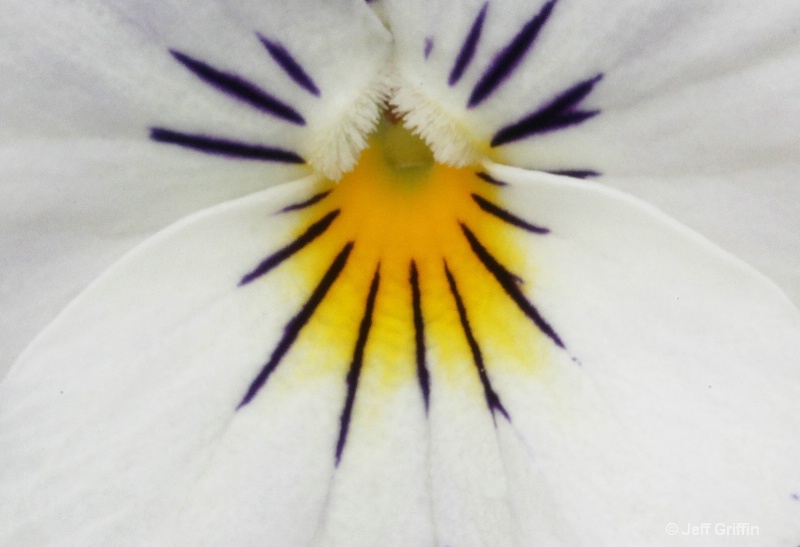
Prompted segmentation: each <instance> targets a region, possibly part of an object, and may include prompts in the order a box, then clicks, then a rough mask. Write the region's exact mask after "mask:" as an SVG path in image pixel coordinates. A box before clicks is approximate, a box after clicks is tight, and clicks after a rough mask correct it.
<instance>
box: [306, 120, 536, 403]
mask: <svg viewBox="0 0 800 547" xmlns="http://www.w3.org/2000/svg"><path fill="white" fill-rule="evenodd" d="M476 170H477V172H480V169H479V168H477V167H476V166H472V167H466V168H454V167H450V166H446V165H442V164H439V163H435V162H434V160H433V156H432V154H431V152H430V150H429V149H428V147H427V146H426V145H425V143H424V142H423V141H421V140H420V139H419V138H418V137H416V136H414V135H413V134H411V133H410V132H409V131H408V130H406V129H405V128H404V127H403V126H402V125H400V124H395V123H392V122H390V121H386V120H385V121H384V122H382V123H381V125H380V126H379V128H378V130H377V131H375V132H374V133H373V134H372V135H371V137H370V139H369V144H368V146H367V148H366V150H364V152H363V153H362V155H361V158H360V159H359V162H358V165H357V166H356V168H355V169H354V170H353V171H352V172H350V173H348V174H346V175H345V176H344V177H343V178H342V179H341V180H340V181H339V182H338V183H336V184H334V183H331V182H330V181H328V182H326V183H325V186H324V188H321V189H320V190H331V192H330V194H329V195H328V196H327V197H326V198H325V199H324V200H322V201H320V202H319V203H318V204H316V205H314V206H313V207H311V208H309V209H307V210H306V211H305V212H304V213H303V214H305V215H307V222H305V223H303V227H304V228H305V227H307V226H308V225H310V224H311V223H313V222H315V221H317V220H318V219H319V218H320V217H322V216H323V215H325V214H329V213H330V212H331V211H336V210H338V211H339V213H338V216H337V217H336V218H335V220H334V221H333V223H332V224H331V225H330V227H329V228H328V229H327V230H326V231H325V233H324V234H323V235H322V236H320V237H319V238H318V239H317V240H315V241H314V242H313V243H312V244H311V245H310V247H309V249H308V250H307V251H304V252H302V253H300V254H299V256H298V260H296V261H295V267H296V268H297V270H296V272H297V275H298V276H302V279H303V280H304V281H305V283H307V287H308V292H311V290H313V288H314V287H315V286H316V285H317V284H318V283H319V282H320V280H321V279H322V278H323V277H324V275H325V272H326V271H327V270H328V268H329V267H330V266H331V264H332V262H333V261H334V259H335V257H336V256H337V255H338V254H339V253H340V252H341V251H342V249H343V248H344V247H345V246H346V245H348V243H352V252H351V253H350V254H349V256H348V260H347V263H346V265H345V267H344V269H343V270H342V272H341V274H340V275H339V276H338V277H337V280H336V281H335V283H334V284H333V285H332V286H331V289H330V291H329V293H328V294H327V295H326V297H325V299H324V301H323V302H322V303H321V304H320V306H319V309H318V310H317V311H316V313H315V314H314V317H313V319H312V320H311V321H310V322H309V324H308V326H307V327H306V328H305V330H304V332H303V333H302V334H301V336H300V340H301V342H302V340H303V339H305V340H306V341H307V342H308V345H305V347H306V348H312V347H313V348H318V349H316V350H311V349H309V350H308V351H319V352H324V353H325V355H324V356H323V358H319V356H318V355H317V356H315V357H316V358H315V359H308V360H307V362H309V363H311V362H312V361H313V363H314V364H313V365H309V366H311V367H314V368H315V370H316V372H317V373H318V372H320V368H321V369H323V370H325V371H330V372H334V373H335V374H336V375H337V376H339V377H341V375H342V372H343V371H346V370H347V366H348V364H349V363H350V362H351V360H352V354H353V348H354V347H355V346H356V345H357V340H358V336H359V332H360V328H361V325H362V322H363V318H364V316H365V308H366V302H367V301H368V295H369V293H370V287H371V286H372V284H373V282H374V279H375V276H376V272H377V275H378V276H379V278H380V279H379V287H378V290H377V295H376V297H375V303H374V311H373V313H372V316H371V324H370V329H369V332H368V338H367V340H366V345H365V348H364V368H363V372H362V376H363V378H364V381H365V382H367V383H368V384H370V385H372V386H373V387H378V386H380V387H382V388H397V387H399V386H401V385H403V384H404V383H406V382H409V381H417V380H418V374H419V371H418V367H419V354H418V352H417V348H418V346H419V338H420V333H419V330H420V325H419V321H418V320H417V321H416V322H415V304H414V291H415V288H414V285H415V284H416V290H417V291H418V311H419V312H421V316H422V319H423V323H424V324H423V325H422V329H423V331H424V332H423V333H422V336H423V339H424V359H425V362H426V366H428V367H429V368H430V374H431V378H432V381H433V382H437V383H439V384H440V385H441V384H442V383H444V384H449V385H451V386H453V385H456V386H458V389H459V390H461V391H462V392H464V393H471V394H472V395H474V396H476V397H479V398H483V397H484V395H485V394H484V390H483V387H482V384H481V382H480V381H479V380H480V379H479V377H478V374H477V372H476V370H477V369H476V363H475V347H474V344H473V345H471V343H470V339H469V338H470V336H471V337H473V339H474V341H475V342H476V344H477V345H478V349H479V351H480V353H481V357H482V358H483V361H485V363H486V369H487V371H488V372H489V374H491V370H492V369H495V370H496V367H504V368H505V369H514V368H516V369H518V370H525V371H527V372H532V365H531V363H533V364H534V365H533V367H534V368H535V367H536V366H538V365H536V363H539V362H541V361H542V359H537V358H536V356H537V355H539V354H541V352H542V351H543V348H544V347H546V346H547V344H543V343H542V341H543V338H544V337H543V336H542V335H541V333H540V332H539V331H538V330H537V328H536V327H535V326H534V325H533V324H532V323H531V322H530V320H529V319H528V318H526V317H525V315H524V313H523V312H522V311H521V310H520V309H519V307H518V306H517V305H515V303H514V302H513V301H512V300H511V299H510V298H509V295H508V294H507V292H506V291H505V289H504V288H503V287H502V286H501V284H500V283H498V280H497V278H496V276H495V275H493V273H492V272H491V271H490V270H489V269H488V268H487V267H486V265H485V264H484V263H483V262H482V261H481V260H480V258H479V256H477V255H476V252H475V250H474V249H473V248H472V246H471V244H470V241H469V240H468V238H467V236H466V235H465V234H466V231H465V229H466V230H468V231H469V233H471V234H473V236H474V237H475V238H476V239H477V240H479V241H480V243H481V244H482V245H483V246H484V247H485V248H486V249H488V250H490V252H491V254H492V256H493V257H494V258H496V259H497V261H498V262H500V263H501V264H503V265H504V266H505V267H507V268H508V269H509V270H511V271H513V270H514V268H515V267H522V266H526V268H525V272H517V273H526V274H530V268H529V267H527V265H525V264H524V262H523V260H522V258H523V257H522V256H521V253H519V252H518V251H517V250H516V247H515V244H514V242H515V237H517V235H518V234H517V233H516V232H518V231H519V230H518V228H516V227H514V226H510V225H509V224H508V223H507V222H504V221H503V220H501V219H499V218H497V217H496V216H494V215H492V214H489V213H487V212H486V211H485V210H484V209H482V208H481V206H480V200H481V199H482V200H484V202H485V201H489V202H492V203H495V202H497V200H498V199H499V193H500V191H499V187H498V186H496V185H493V184H491V183H489V182H487V181H486V180H484V179H482V178H481V177H479V176H478V174H477V172H476ZM475 196H477V199H476V197H475ZM302 231H303V230H300V231H299V233H301V232H302ZM523 234H524V233H523ZM523 234H519V235H520V236H521V237H527V236H525V235H523ZM533 237H535V236H533ZM412 272H413V273H412ZM448 275H449V277H450V279H448ZM412 277H414V278H415V279H414V280H412ZM524 286H525V287H526V288H530V286H531V280H530V276H527V277H526V281H525V285H524ZM459 299H460V300H461V303H462V307H463V312H459V306H458V303H457V300H459ZM465 321H466V323H467V324H466V325H465ZM467 330H469V331H470V332H469V334H468V333H467V332H466V331H467Z"/></svg>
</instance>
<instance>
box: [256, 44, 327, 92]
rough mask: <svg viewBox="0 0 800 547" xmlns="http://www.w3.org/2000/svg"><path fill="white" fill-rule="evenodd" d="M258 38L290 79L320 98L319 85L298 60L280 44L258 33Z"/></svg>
mask: <svg viewBox="0 0 800 547" xmlns="http://www.w3.org/2000/svg"><path fill="white" fill-rule="evenodd" d="M257 36H258V39H259V40H260V41H261V43H262V44H263V45H264V47H265V48H266V49H267V52H268V53H269V54H270V56H271V57H272V59H273V60H274V61H275V62H276V63H278V66H279V67H281V69H282V70H283V71H284V72H285V73H286V75H287V76H289V78H291V79H292V81H294V83H296V84H297V85H299V86H300V87H302V88H303V89H305V90H306V91H308V92H309V93H311V94H312V95H314V96H315V97H319V96H320V91H319V88H318V87H317V84H315V83H314V80H312V79H311V76H309V75H308V72H306V71H305V69H304V68H303V66H302V65H301V64H300V63H299V62H297V60H296V59H295V58H294V57H293V56H292V54H291V53H289V51H288V50H287V49H286V48H285V47H283V45H281V44H280V43H278V42H273V41H272V40H269V39H268V38H266V37H264V36H263V35H261V34H258V33H257Z"/></svg>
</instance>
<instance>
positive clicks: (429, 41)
mask: <svg viewBox="0 0 800 547" xmlns="http://www.w3.org/2000/svg"><path fill="white" fill-rule="evenodd" d="M431 51H433V38H432V37H431V36H428V37H427V38H425V47H424V49H423V53H424V55H425V59H427V58H428V57H430V56H431Z"/></svg>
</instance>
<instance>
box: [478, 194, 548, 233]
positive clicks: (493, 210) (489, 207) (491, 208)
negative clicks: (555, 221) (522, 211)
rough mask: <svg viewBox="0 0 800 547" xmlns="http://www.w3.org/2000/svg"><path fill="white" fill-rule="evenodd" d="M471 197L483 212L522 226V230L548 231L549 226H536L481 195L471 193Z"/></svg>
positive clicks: (518, 226) (533, 231) (513, 224)
mask: <svg viewBox="0 0 800 547" xmlns="http://www.w3.org/2000/svg"><path fill="white" fill-rule="evenodd" d="M472 199H473V200H474V201H475V203H477V204H478V207H480V208H481V209H482V210H483V211H484V212H486V213H489V214H490V215H492V216H494V217H495V218H499V219H500V220H502V221H503V222H506V223H508V224H510V225H512V226H516V227H517V228H522V229H523V230H525V231H528V232H531V233H534V234H549V233H550V229H549V228H543V227H541V226H536V225H535V224H531V223H530V222H528V221H527V220H524V219H522V218H519V217H518V216H516V215H514V214H512V213H511V212H509V211H507V210H505V209H503V208H502V207H500V206H499V205H496V204H494V203H492V202H491V201H489V200H488V199H486V198H484V197H483V196H481V195H478V194H472Z"/></svg>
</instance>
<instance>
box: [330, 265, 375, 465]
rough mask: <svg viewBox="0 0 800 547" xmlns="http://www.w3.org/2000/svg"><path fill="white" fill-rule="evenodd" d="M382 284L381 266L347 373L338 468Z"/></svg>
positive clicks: (337, 457)
mask: <svg viewBox="0 0 800 547" xmlns="http://www.w3.org/2000/svg"><path fill="white" fill-rule="evenodd" d="M380 282H381V275H380V264H379V265H378V269H376V270H375V275H374V276H373V277H372V284H371V285H370V287H369V295H368V296H367V303H366V306H365V309H364V316H363V317H362V318H361V325H360V326H359V328H358V339H357V340H356V345H355V348H354V349H353V361H352V362H351V363H350V370H349V371H348V373H347V378H346V382H347V397H346V398H345V403H344V408H343V409H342V415H341V417H340V418H339V420H340V426H339V439H338V440H337V441H336V466H337V467H338V466H339V462H340V461H341V459H342V452H343V451H344V445H345V443H346V442H347V433H348V431H349V430H350V419H351V418H352V416H353V406H354V404H355V400H356V392H357V391H358V381H359V379H360V378H361V369H362V367H363V365H364V349H365V348H366V346H367V338H369V331H370V329H371V328H372V313H373V311H374V310H375V299H376V298H377V296H378V287H379V286H380Z"/></svg>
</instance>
